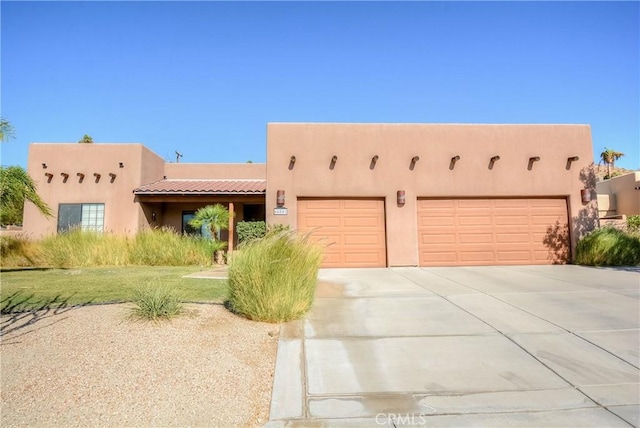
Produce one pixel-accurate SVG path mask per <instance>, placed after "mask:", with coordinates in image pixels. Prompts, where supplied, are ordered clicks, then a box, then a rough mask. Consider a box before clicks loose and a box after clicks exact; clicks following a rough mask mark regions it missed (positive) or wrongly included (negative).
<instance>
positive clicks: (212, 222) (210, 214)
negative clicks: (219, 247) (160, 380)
mask: <svg viewBox="0 0 640 428" xmlns="http://www.w3.org/2000/svg"><path fill="white" fill-rule="evenodd" d="M189 224H190V225H191V226H193V227H197V228H200V227H202V226H205V227H207V228H208V229H209V231H211V239H213V240H214V241H216V240H217V241H219V240H220V232H221V231H222V230H226V229H228V228H229V210H228V209H227V208H226V207H225V206H224V205H222V204H215V205H207V206H206V207H203V208H200V209H199V210H198V211H196V213H195V214H194V216H193V218H192V219H191V220H190V221H189Z"/></svg>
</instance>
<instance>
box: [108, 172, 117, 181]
mask: <svg viewBox="0 0 640 428" xmlns="http://www.w3.org/2000/svg"><path fill="white" fill-rule="evenodd" d="M109 177H111V180H110V181H111V182H112V183H113V182H114V181H116V175H115V174H114V173H113V172H110V173H109Z"/></svg>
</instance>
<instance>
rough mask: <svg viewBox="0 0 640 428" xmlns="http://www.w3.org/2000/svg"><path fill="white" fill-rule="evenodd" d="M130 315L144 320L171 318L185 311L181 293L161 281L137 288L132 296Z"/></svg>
mask: <svg viewBox="0 0 640 428" xmlns="http://www.w3.org/2000/svg"><path fill="white" fill-rule="evenodd" d="M131 303H132V304H133V307H131V308H130V309H129V316H130V317H131V318H133V319H138V320H143V321H156V322H157V321H165V320H170V319H172V318H174V317H176V316H178V315H181V314H183V313H184V312H185V309H184V307H183V304H182V299H181V297H180V295H179V294H178V293H177V292H176V291H175V290H174V289H173V288H170V287H167V286H165V285H162V284H161V283H160V281H155V282H149V283H147V284H146V285H144V286H141V287H139V288H136V289H135V290H134V291H133V293H132V296H131Z"/></svg>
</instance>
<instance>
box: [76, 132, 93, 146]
mask: <svg viewBox="0 0 640 428" xmlns="http://www.w3.org/2000/svg"><path fill="white" fill-rule="evenodd" d="M78 143H80V144H93V138H91V136H90V135H87V134H84V137H82V139H81V140H80V141H78Z"/></svg>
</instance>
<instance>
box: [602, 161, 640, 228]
mask: <svg viewBox="0 0 640 428" xmlns="http://www.w3.org/2000/svg"><path fill="white" fill-rule="evenodd" d="M596 191H597V192H598V209H599V213H600V217H606V216H612V215H626V216H630V215H640V171H635V172H632V173H629V174H625V175H620V176H618V177H613V178H611V179H609V180H603V181H600V182H598V183H596Z"/></svg>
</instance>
